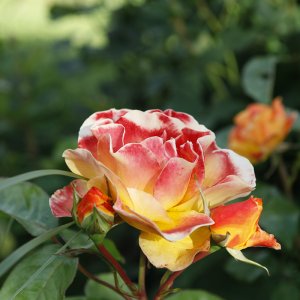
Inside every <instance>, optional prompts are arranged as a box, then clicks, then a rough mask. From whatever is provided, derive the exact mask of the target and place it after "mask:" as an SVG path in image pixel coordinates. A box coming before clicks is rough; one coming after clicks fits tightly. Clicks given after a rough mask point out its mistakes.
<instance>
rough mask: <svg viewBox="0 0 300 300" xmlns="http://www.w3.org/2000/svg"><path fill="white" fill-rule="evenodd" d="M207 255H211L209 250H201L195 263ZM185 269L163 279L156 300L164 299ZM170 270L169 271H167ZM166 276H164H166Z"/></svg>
mask: <svg viewBox="0 0 300 300" xmlns="http://www.w3.org/2000/svg"><path fill="white" fill-rule="evenodd" d="M207 255H209V251H201V252H199V253H198V254H197V255H196V256H195V258H194V261H193V263H195V262H197V261H199V260H201V259H203V258H204V257H206V256H207ZM184 271H185V269H183V270H180V271H176V272H173V273H171V274H170V276H169V277H167V279H165V280H163V281H162V284H161V286H160V287H159V289H158V291H157V293H156V294H155V296H154V300H161V299H163V298H164V297H165V296H166V295H167V294H168V293H169V291H170V289H171V288H172V286H173V284H174V281H175V279H177V278H178V277H179V276H180V275H181V274H182V273H183V272H184ZM168 272H170V271H167V273H168ZM164 277H165V276H163V278H164Z"/></svg>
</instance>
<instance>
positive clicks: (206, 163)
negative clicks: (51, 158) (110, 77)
mask: <svg viewBox="0 0 300 300" xmlns="http://www.w3.org/2000/svg"><path fill="white" fill-rule="evenodd" d="M78 145H79V148H78V149H76V150H67V151H65V153H64V157H65V159H66V163H67V165H68V166H69V168H70V169H71V171H72V172H74V173H76V174H79V175H82V176H83V177H85V178H87V179H88V182H87V186H88V188H91V187H93V186H95V187H97V188H99V189H100V190H102V191H103V192H104V193H106V194H107V193H109V194H110V195H111V197H112V199H113V201H114V206H113V208H114V210H115V211H116V212H117V213H118V214H119V215H120V216H121V217H122V218H123V219H124V220H125V221H126V222H127V223H129V224H130V225H132V226H134V227H136V228H138V229H139V230H141V231H142V234H141V235H140V240H139V242H140V246H141V248H142V250H143V252H144V253H145V254H146V256H147V257H148V259H149V260H150V262H151V263H152V264H154V265H155V266H156V267H167V268H169V269H170V270H173V271H175V270H180V269H183V268H185V267H187V266H188V265H189V264H190V263H191V262H192V261H193V259H194V257H195V255H196V254H197V253H198V252H200V251H208V249H209V239H210V233H209V230H208V227H207V226H209V225H211V224H213V220H212V219H211V218H210V217H209V216H208V215H207V214H205V213H204V205H203V199H202V197H201V194H200V189H199V188H200V187H201V189H202V192H203V195H204V197H205V201H206V202H207V205H208V206H209V207H216V206H218V205H220V204H223V203H225V202H227V201H229V200H232V199H235V198H237V197H241V196H245V195H247V194H248V193H249V192H250V191H251V190H252V189H253V188H254V186H255V176H254V171H253V167H252V165H251V164H250V163H249V161H248V160H247V159H245V158H243V157H241V156H239V155H237V154H235V153H234V152H232V151H231V150H224V149H219V148H218V147H217V145H216V143H215V135H214V134H213V132H211V131H210V130H208V129H207V128H206V127H205V126H203V125H200V124H198V122H197V121H196V120H195V119H194V118H192V117H191V116H189V115H187V114H184V113H178V112H175V111H173V110H166V111H160V110H151V111H146V112H142V111H138V110H127V109H123V110H115V109H112V110H108V111H104V112H98V113H95V114H93V115H92V116H90V117H89V118H88V119H87V120H86V121H85V122H84V123H83V125H82V127H81V129H80V132H79V141H78ZM106 178H107V179H108V181H107V184H106ZM164 253H172V255H168V256H166V255H165V254H164Z"/></svg>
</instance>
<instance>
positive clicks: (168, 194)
mask: <svg viewBox="0 0 300 300" xmlns="http://www.w3.org/2000/svg"><path fill="white" fill-rule="evenodd" d="M195 165H196V163H190V162H188V161H187V160H185V159H182V158H179V157H173V158H171V159H170V160H169V161H168V163H167V164H166V166H165V167H164V169H163V170H162V172H161V173H160V175H159V177H158V179H157V181H156V183H155V187H154V197H155V198H156V199H158V200H159V201H160V202H161V203H162V205H163V207H164V208H165V209H169V208H170V207H172V206H175V205H176V204H177V203H179V202H180V200H181V199H182V197H183V196H184V194H185V192H186V189H187V187H188V184H189V180H190V178H191V175H192V172H193V169H194V166H195Z"/></svg>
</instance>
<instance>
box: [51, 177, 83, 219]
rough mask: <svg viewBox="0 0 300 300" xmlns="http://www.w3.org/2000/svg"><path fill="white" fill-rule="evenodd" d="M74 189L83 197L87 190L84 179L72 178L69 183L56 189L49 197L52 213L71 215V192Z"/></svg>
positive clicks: (59, 216)
mask: <svg viewBox="0 0 300 300" xmlns="http://www.w3.org/2000/svg"><path fill="white" fill-rule="evenodd" d="M74 189H75V191H76V192H77V193H78V194H79V196H80V197H83V196H84V195H85V194H86V192H87V191H88V188H87V182H86V181H85V180H81V179H77V180H73V181H72V183H71V184H69V185H67V186H65V187H64V188H62V189H59V190H57V191H56V192H55V193H54V194H53V195H52V196H51V197H50V199H49V204H50V208H51V211H52V214H53V215H54V216H55V217H57V218H61V217H71V216H72V214H71V211H72V207H73V194H74Z"/></svg>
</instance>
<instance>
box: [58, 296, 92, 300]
mask: <svg viewBox="0 0 300 300" xmlns="http://www.w3.org/2000/svg"><path fill="white" fill-rule="evenodd" d="M64 300H87V298H86V297H84V296H79V297H67V298H65V299H64Z"/></svg>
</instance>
